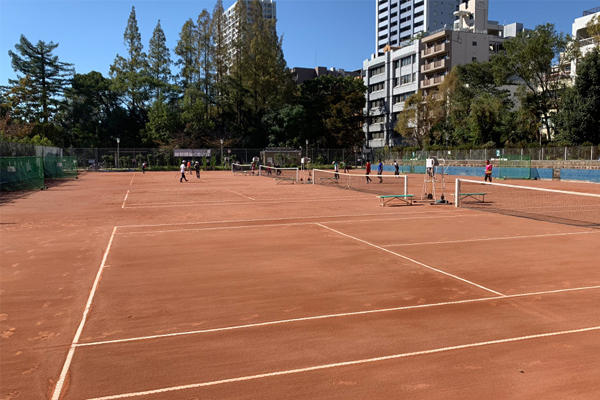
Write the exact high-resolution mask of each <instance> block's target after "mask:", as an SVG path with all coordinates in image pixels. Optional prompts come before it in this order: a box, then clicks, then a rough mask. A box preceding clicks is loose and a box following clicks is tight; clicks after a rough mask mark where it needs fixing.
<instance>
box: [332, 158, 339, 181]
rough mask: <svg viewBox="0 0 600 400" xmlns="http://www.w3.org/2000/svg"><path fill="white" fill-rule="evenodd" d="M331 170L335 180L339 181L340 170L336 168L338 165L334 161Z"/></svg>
mask: <svg viewBox="0 0 600 400" xmlns="http://www.w3.org/2000/svg"><path fill="white" fill-rule="evenodd" d="M333 170H334V171H335V175H334V176H335V179H340V174H339V172H340V168H339V166H338V163H337V161H334V162H333Z"/></svg>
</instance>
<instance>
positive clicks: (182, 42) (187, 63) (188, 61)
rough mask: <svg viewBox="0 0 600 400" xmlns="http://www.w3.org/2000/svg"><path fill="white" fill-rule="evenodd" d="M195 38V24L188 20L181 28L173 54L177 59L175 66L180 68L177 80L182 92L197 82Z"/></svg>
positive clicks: (196, 35)
mask: <svg viewBox="0 0 600 400" xmlns="http://www.w3.org/2000/svg"><path fill="white" fill-rule="evenodd" d="M197 37H198V34H197V29H196V24H194V21H192V20H191V19H188V20H187V21H186V22H185V24H183V27H182V28H181V32H180V33H179V40H178V41H177V47H175V54H176V55H177V56H178V57H179V60H177V61H176V62H175V65H177V66H178V67H180V71H179V75H178V78H179V81H180V83H181V86H182V87H183V89H184V90H185V89H187V88H189V87H191V86H192V85H193V84H194V83H195V82H196V81H197V77H198V73H199V69H198V66H199V64H198V47H197Z"/></svg>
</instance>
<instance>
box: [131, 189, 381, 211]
mask: <svg viewBox="0 0 600 400" xmlns="http://www.w3.org/2000/svg"><path fill="white" fill-rule="evenodd" d="M227 190H229V189H227ZM230 192H233V193H235V194H239V195H240V196H244V195H243V194H240V193H236V192H234V191H233V190H230ZM244 197H248V196H244ZM248 198H249V199H251V200H254V201H259V202H269V203H273V202H281V200H298V196H296V197H277V201H275V200H271V199H254V198H252V197H248ZM310 199H311V200H313V201H316V200H339V199H344V200H345V199H356V200H370V199H371V197H356V196H345V197H312V196H311V198H310ZM221 203H227V204H247V203H239V199H238V200H226V199H223V200H214V201H210V200H209V201H206V202H204V203H202V204H221ZM188 204H192V203H186V202H181V201H166V202H161V203H144V204H143V206H144V207H149V206H162V205H171V206H180V205H181V206H185V205H188ZM132 207H134V206H132ZM135 207H137V206H135ZM139 207H141V206H139Z"/></svg>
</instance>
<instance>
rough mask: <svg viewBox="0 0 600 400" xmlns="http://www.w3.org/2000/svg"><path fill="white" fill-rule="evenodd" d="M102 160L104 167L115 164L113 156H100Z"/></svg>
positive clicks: (110, 166) (111, 166)
mask: <svg viewBox="0 0 600 400" xmlns="http://www.w3.org/2000/svg"><path fill="white" fill-rule="evenodd" d="M102 161H103V162H104V168H113V167H114V166H115V157H114V156H110V155H104V156H102Z"/></svg>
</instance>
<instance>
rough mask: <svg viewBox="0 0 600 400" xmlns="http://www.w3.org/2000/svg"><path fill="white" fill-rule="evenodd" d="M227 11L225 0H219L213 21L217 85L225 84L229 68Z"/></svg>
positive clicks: (214, 62)
mask: <svg viewBox="0 0 600 400" xmlns="http://www.w3.org/2000/svg"><path fill="white" fill-rule="evenodd" d="M224 13H225V10H224V9H223V0H217V3H216V4H215V8H214V10H213V14H212V19H211V26H210V28H211V32H212V42H213V45H214V57H213V71H214V78H215V84H216V85H217V86H218V85H220V84H221V83H223V80H224V78H225V76H226V75H227V70H228V67H229V51H228V48H227V46H226V45H225V27H226V24H227V21H226V20H225V15H224Z"/></svg>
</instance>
